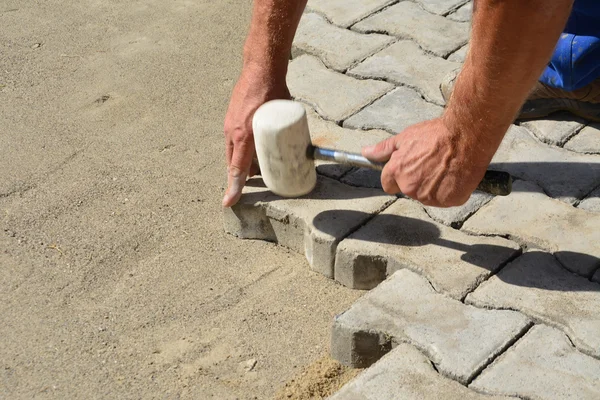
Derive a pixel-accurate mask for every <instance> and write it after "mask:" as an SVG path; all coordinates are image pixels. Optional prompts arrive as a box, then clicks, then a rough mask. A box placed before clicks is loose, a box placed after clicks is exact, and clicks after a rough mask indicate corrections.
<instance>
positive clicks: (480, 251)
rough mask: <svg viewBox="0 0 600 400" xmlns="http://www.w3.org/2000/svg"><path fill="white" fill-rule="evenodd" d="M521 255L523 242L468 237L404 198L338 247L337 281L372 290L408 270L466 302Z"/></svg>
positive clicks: (436, 287) (348, 285)
mask: <svg viewBox="0 0 600 400" xmlns="http://www.w3.org/2000/svg"><path fill="white" fill-rule="evenodd" d="M520 252H521V249H520V247H519V245H518V244H517V243H514V242H511V241H509V240H506V239H503V238H499V237H485V236H471V235H467V234H465V233H463V232H461V231H458V230H455V229H452V228H450V227H447V226H445V225H442V224H440V223H437V222H435V221H433V220H431V219H430V218H429V216H428V215H427V214H426V213H425V211H424V210H423V208H422V207H421V206H420V205H419V204H418V203H416V202H415V201H412V200H407V199H398V200H397V201H396V202H395V203H394V204H392V205H391V206H390V207H388V208H387V209H386V210H385V211H383V212H382V213H381V214H379V215H377V216H376V217H375V218H373V219H372V220H370V221H369V222H368V223H367V224H366V225H365V226H363V227H361V228H360V229H359V230H357V231H356V232H354V233H353V234H352V235H350V236H349V237H348V238H346V239H344V240H343V241H342V242H341V243H340V244H339V245H338V246H337V255H336V260H335V280H336V281H338V282H340V283H342V284H343V285H345V286H347V287H350V288H354V289H372V288H374V287H376V286H377V285H378V284H379V283H381V282H382V281H383V280H384V279H386V277H387V276H389V275H391V274H393V273H394V272H395V271H397V270H399V269H402V268H408V269H410V270H412V271H415V272H417V273H419V274H421V275H423V276H425V277H426V278H427V279H429V281H430V282H431V284H432V285H433V287H434V288H435V289H436V290H437V291H439V292H443V293H446V294H448V295H449V296H451V297H453V298H455V299H459V300H460V299H462V298H463V297H464V296H465V295H466V294H467V293H468V292H470V291H471V290H473V289H474V288H475V287H476V286H477V285H478V284H479V283H480V282H482V281H483V280H484V279H486V278H487V277H488V276H490V275H491V274H492V273H494V272H495V271H497V270H498V269H500V267H502V266H503V265H504V264H505V263H506V262H508V261H509V260H511V259H512V258H514V257H516V256H517V255H518V254H520Z"/></svg>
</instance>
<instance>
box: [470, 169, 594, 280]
mask: <svg viewBox="0 0 600 400" xmlns="http://www.w3.org/2000/svg"><path fill="white" fill-rule="evenodd" d="M599 226H600V214H597V213H591V212H588V211H585V210H580V209H577V208H575V207H572V206H570V205H568V204H565V203H563V202H561V201H558V200H554V199H551V198H549V197H548V196H546V195H545V194H544V193H543V192H542V191H541V189H540V188H539V187H537V186H536V185H534V184H533V183H530V182H525V181H516V182H515V183H514V185H513V192H512V193H511V194H510V195H509V196H506V197H496V198H494V199H493V200H492V201H491V202H489V203H488V204H487V205H486V206H485V207H483V208H482V209H481V210H479V211H478V212H477V213H476V214H475V215H473V216H472V217H471V218H469V219H468V220H467V221H466V222H465V224H464V225H463V228H462V229H463V230H465V231H467V232H472V233H475V234H493V235H503V236H504V235H510V236H511V237H512V238H514V239H515V240H521V241H523V242H527V243H529V244H530V245H532V246H533V247H537V248H541V249H544V250H547V251H550V252H553V253H555V255H556V256H557V257H558V259H559V260H560V262H561V263H562V264H563V265H564V266H565V267H566V268H568V269H569V270H571V271H573V272H576V273H578V274H580V275H583V276H586V277H589V276H591V274H592V273H593V271H595V270H596V268H598V267H600V229H598V227H599Z"/></svg>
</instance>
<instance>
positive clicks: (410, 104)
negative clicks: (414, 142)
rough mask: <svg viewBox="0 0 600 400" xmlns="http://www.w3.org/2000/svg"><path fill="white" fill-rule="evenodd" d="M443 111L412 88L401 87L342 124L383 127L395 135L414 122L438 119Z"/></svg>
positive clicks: (346, 125) (357, 127) (353, 126)
mask: <svg viewBox="0 0 600 400" xmlns="http://www.w3.org/2000/svg"><path fill="white" fill-rule="evenodd" d="M442 111H443V108H442V107H440V106H437V105H435V104H431V103H428V102H426V101H425V100H423V99H422V98H421V96H419V94H418V93H417V92H415V91H414V90H412V89H409V88H406V87H400V88H397V89H394V90H393V91H392V92H390V93H388V94H386V95H385V96H383V97H382V98H381V99H379V100H377V101H376V102H374V103H373V104H371V105H369V106H368V107H365V108H364V109H362V110H361V111H360V112H358V113H357V114H355V115H353V116H352V117H350V118H348V119H347V120H345V121H344V127H346V128H355V129H385V130H386V131H388V132H390V133H393V134H396V133H398V132H401V131H403V130H404V129H405V128H408V127H409V126H411V125H413V124H416V123H417V122H421V121H425V120H429V119H433V118H437V117H439V116H440V115H441V114H442Z"/></svg>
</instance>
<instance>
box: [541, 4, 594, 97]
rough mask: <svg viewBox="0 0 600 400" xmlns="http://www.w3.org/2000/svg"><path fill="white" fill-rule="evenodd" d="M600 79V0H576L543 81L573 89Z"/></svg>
mask: <svg viewBox="0 0 600 400" xmlns="http://www.w3.org/2000/svg"><path fill="white" fill-rule="evenodd" d="M549 1H552V0H549ZM597 78H600V0H575V4H574V5H573V11H572V13H571V16H570V17H569V21H568V22H567V26H566V27H565V30H564V32H563V34H562V35H561V36H560V39H559V40H558V43H557V45H556V48H555V50H554V54H553V55H552V59H551V60H550V63H549V64H548V66H547V67H546V69H545V70H544V73H543V74H542V76H541V78H540V81H541V82H542V83H545V84H546V85H549V86H552V87H555V88H560V89H564V90H566V91H572V90H575V89H579V88H581V87H583V86H585V85H587V84H589V83H591V82H592V81H594V80H595V79H597Z"/></svg>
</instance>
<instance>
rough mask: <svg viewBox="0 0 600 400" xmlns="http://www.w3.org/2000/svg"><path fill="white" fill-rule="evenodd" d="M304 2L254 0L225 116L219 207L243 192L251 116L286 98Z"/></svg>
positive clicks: (252, 169)
mask: <svg viewBox="0 0 600 400" xmlns="http://www.w3.org/2000/svg"><path fill="white" fill-rule="evenodd" d="M306 1H307V0H255V1H254V9H253V13H252V21H251V24H250V30H249V32H248V37H247V39H246V42H245V45H244V63H243V68H242V73H241V76H240V78H239V80H238V82H237V84H236V86H235V88H234V90H233V93H232V96H231V100H230V103H229V108H228V110H227V115H226V117H225V127H224V131H225V146H226V157H227V165H228V185H227V192H226V193H225V197H224V198H223V206H225V207H231V206H232V205H233V204H235V203H236V202H237V201H238V200H239V197H240V195H241V193H242V189H243V187H244V184H245V182H246V179H247V178H248V177H249V176H252V175H253V174H255V173H256V172H257V167H256V165H253V158H254V155H255V151H254V137H253V134H252V117H253V115H254V112H255V111H256V109H257V108H258V107H260V106H261V105H262V104H264V103H265V102H267V101H269V100H273V99H285V98H289V97H290V95H289V91H288V89H287V86H286V83H285V79H286V74H287V67H288V60H289V57H290V52H291V48H292V41H293V39H294V35H295V34H296V29H297V27H298V23H299V21H300V17H301V16H302V12H303V10H304V7H305V6H306Z"/></svg>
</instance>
